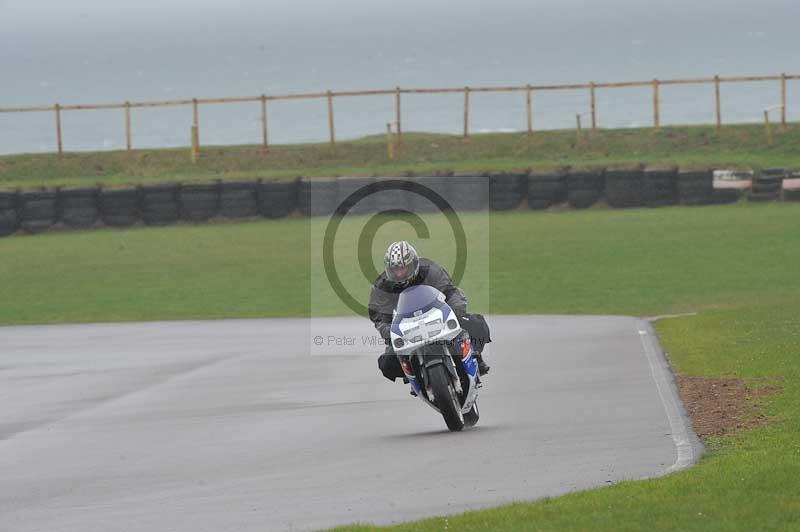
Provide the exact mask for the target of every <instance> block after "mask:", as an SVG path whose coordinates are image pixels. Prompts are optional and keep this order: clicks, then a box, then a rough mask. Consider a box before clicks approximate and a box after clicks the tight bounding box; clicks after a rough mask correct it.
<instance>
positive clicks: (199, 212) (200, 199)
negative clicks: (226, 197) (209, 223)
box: [178, 183, 219, 222]
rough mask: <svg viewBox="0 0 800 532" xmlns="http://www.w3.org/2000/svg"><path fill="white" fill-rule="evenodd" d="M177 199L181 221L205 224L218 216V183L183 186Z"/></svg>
mask: <svg viewBox="0 0 800 532" xmlns="http://www.w3.org/2000/svg"><path fill="white" fill-rule="evenodd" d="M178 198H179V203H180V209H181V220H185V221H187V222H205V221H206V220H210V219H211V218H213V217H214V216H216V215H217V214H219V183H215V184H209V185H183V186H182V187H181V188H180V190H179V192H178Z"/></svg>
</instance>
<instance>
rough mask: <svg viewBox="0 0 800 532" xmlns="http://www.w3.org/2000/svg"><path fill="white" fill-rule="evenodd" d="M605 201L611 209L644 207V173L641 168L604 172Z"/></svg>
mask: <svg viewBox="0 0 800 532" xmlns="http://www.w3.org/2000/svg"><path fill="white" fill-rule="evenodd" d="M605 177H606V189H605V190H606V201H607V202H608V204H609V205H610V206H612V207H616V208H625V207H641V206H642V205H644V193H643V188H644V172H643V171H642V169H641V168H636V169H620V170H606V172H605Z"/></svg>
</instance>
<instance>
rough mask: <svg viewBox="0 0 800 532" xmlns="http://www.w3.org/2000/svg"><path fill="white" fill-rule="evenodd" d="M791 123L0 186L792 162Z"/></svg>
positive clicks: (20, 171) (177, 167) (619, 132)
mask: <svg viewBox="0 0 800 532" xmlns="http://www.w3.org/2000/svg"><path fill="white" fill-rule="evenodd" d="M798 143H800V128H798V127H797V125H796V124H792V125H791V126H790V127H789V129H788V130H787V131H785V132H780V133H777V134H776V138H775V142H774V143H773V144H772V145H768V144H767V141H766V136H765V133H764V128H763V126H759V125H731V126H725V127H724V128H723V129H722V130H721V131H720V132H717V131H716V130H715V129H714V127H712V126H673V127H664V128H662V129H660V130H658V131H656V130H653V129H650V128H643V129H599V130H597V131H595V132H593V133H591V134H587V136H586V137H585V138H584V140H583V141H582V142H577V141H576V136H575V132H574V131H571V130H559V131H541V132H535V133H534V134H533V135H531V136H528V135H527V134H525V133H491V134H476V135H472V136H471V137H470V139H469V141H468V142H464V140H463V139H462V138H461V137H455V136H449V135H434V134H421V133H408V134H405V135H404V136H403V146H402V149H400V150H399V151H398V156H397V157H396V158H395V159H394V160H389V158H388V156H387V152H386V141H385V137H383V136H376V137H367V138H364V139H360V140H355V141H347V142H339V143H337V144H336V146H330V145H328V144H299V145H282V146H273V147H271V148H270V151H269V153H268V154H266V155H265V154H264V153H263V152H262V150H261V148H260V147H258V146H206V147H203V149H202V155H201V159H200V162H199V163H198V164H196V165H193V164H191V162H190V158H189V150H188V148H178V149H158V150H155V149H149V150H135V151H134V152H133V153H132V154H131V155H130V156H129V155H128V154H126V153H125V152H119V151H116V152H86V153H82V152H71V153H65V154H64V155H63V157H62V158H61V159H58V158H57V157H56V155H54V154H22V155H7V156H1V157H0V188H14V187H23V188H32V187H40V186H91V185H94V184H97V183H101V184H103V185H105V186H110V187H113V186H123V185H130V184H142V183H153V182H165V181H184V182H194V181H210V180H216V179H223V180H230V179H245V178H246V179H253V178H266V179H277V178H290V177H295V176H298V175H302V176H307V177H318V176H330V177H333V176H337V175H343V176H345V175H352V176H356V175H398V174H400V173H402V172H406V171H413V172H417V173H420V174H429V173H432V172H435V171H437V170H453V171H459V172H480V171H485V170H494V171H502V170H515V169H516V170H519V169H524V168H534V169H541V170H547V169H552V168H555V167H561V166H565V165H568V166H574V167H589V166H598V165H603V166H615V165H629V164H632V163H648V164H651V165H665V164H667V165H676V164H677V165H681V166H688V167H692V166H713V167H734V168H761V167H767V166H784V167H795V166H800V152H798V151H797V148H796V147H797V145H798Z"/></svg>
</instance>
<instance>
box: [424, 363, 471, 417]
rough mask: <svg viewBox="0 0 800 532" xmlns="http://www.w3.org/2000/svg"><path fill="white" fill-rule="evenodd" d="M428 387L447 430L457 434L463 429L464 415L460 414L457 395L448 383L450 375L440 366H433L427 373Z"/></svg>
mask: <svg viewBox="0 0 800 532" xmlns="http://www.w3.org/2000/svg"><path fill="white" fill-rule="evenodd" d="M428 379H430V387H431V390H432V391H433V396H434V399H435V403H436V407H437V408H438V409H439V411H440V412H441V413H442V417H443V418H444V422H445V423H446V424H447V428H448V429H450V430H451V431H453V432H458V431H460V430H462V429H463V428H464V415H463V414H462V413H461V404H460V403H459V402H458V395H456V391H455V389H454V388H453V383H452V382H450V374H449V373H448V372H447V368H445V367H444V366H442V365H439V366H434V367H432V368H431V369H430V370H429V371H428Z"/></svg>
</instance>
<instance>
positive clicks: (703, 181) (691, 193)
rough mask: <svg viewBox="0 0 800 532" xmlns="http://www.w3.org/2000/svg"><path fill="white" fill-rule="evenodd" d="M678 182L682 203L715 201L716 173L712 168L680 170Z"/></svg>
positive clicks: (694, 203)
mask: <svg viewBox="0 0 800 532" xmlns="http://www.w3.org/2000/svg"><path fill="white" fill-rule="evenodd" d="M676 184H677V190H678V199H679V200H680V202H681V203H682V204H684V205H708V204H710V203H713V195H714V173H713V172H712V171H711V170H686V171H683V170H681V171H679V172H678V176H677V180H676Z"/></svg>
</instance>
